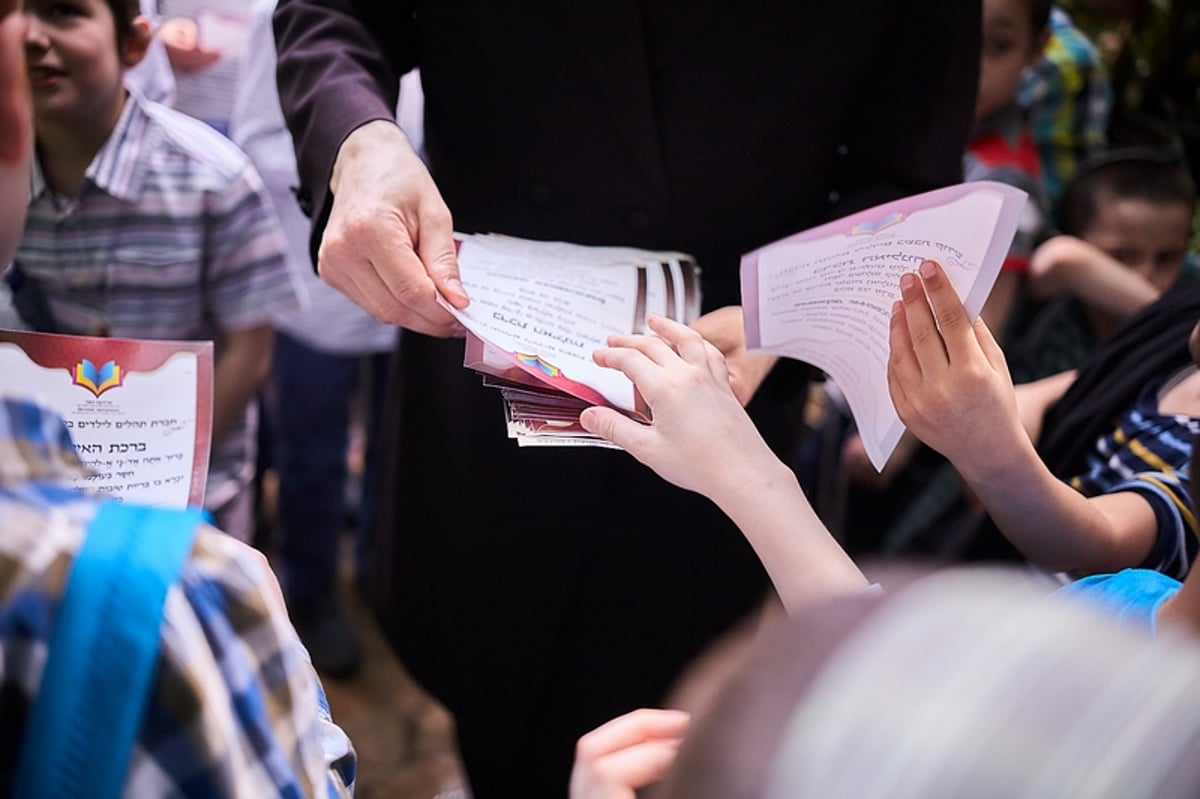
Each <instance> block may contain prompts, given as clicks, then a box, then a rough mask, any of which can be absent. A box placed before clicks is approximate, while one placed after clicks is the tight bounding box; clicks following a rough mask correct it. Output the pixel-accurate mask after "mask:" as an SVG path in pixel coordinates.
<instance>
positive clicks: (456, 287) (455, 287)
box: [446, 277, 467, 297]
mask: <svg viewBox="0 0 1200 799" xmlns="http://www.w3.org/2000/svg"><path fill="white" fill-rule="evenodd" d="M446 288H448V289H450V290H451V291H453V292H455V293H456V294H461V295H462V296H464V297H465V296H467V290H466V289H465V288H463V284H462V281H461V280H459V279H458V278H456V277H452V278H450V279H449V280H447V281H446Z"/></svg>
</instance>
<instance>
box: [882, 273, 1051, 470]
mask: <svg viewBox="0 0 1200 799" xmlns="http://www.w3.org/2000/svg"><path fill="white" fill-rule="evenodd" d="M900 294H901V299H900V301H898V302H897V303H896V304H895V305H894V306H893V312H892V322H891V332H890V340H891V355H890V357H889V358H888V388H889V390H890V392H891V395H892V402H893V404H894V405H895V406H896V412H897V413H898V414H899V415H900V419H901V420H902V421H903V422H904V424H905V425H907V426H908V429H909V430H910V431H912V432H913V434H915V435H916V436H917V438H919V439H921V441H923V442H924V443H925V444H927V445H928V446H930V447H932V448H933V449H935V450H937V451H938V452H940V453H942V455H944V456H946V457H947V458H948V459H949V460H950V461H951V462H952V463H953V464H954V465H955V466H956V467H957V468H958V469H959V471H960V472H962V473H963V475H964V476H965V477H967V478H968V479H970V477H971V476H972V475H973V474H978V473H979V471H980V470H981V469H986V467H987V465H988V464H989V463H997V462H1002V461H1003V459H1004V457H1005V453H1006V451H1007V449H1008V448H1010V447H1013V446H1017V445H1019V444H1021V443H1022V442H1023V443H1025V444H1027V443H1028V441H1027V437H1026V435H1025V432H1024V430H1023V428H1022V427H1021V422H1020V418H1019V416H1018V413H1017V403H1016V398H1015V395H1014V393H1013V385H1012V378H1011V377H1010V376H1009V373H1008V366H1007V365H1006V363H1005V360H1004V353H1003V352H1002V351H1001V349H1000V345H999V344H997V343H996V340H995V339H994V338H993V337H992V334H991V333H990V332H989V331H988V329H987V326H986V325H985V324H984V323H983V320H982V319H978V320H976V321H975V322H974V324H972V322H971V320H970V319H968V318H967V312H966V309H964V308H963V305H962V302H961V301H960V300H959V298H958V294H957V293H956V292H955V290H954V287H953V286H952V285H951V284H950V281H949V279H948V278H947V277H946V273H945V272H944V271H943V270H942V267H941V266H940V265H938V264H937V263H935V262H933V261H924V262H923V263H922V264H921V267H920V276H919V277H918V276H917V275H915V274H911V273H910V274H905V275H904V276H902V277H901V279H900Z"/></svg>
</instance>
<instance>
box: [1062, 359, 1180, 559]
mask: <svg viewBox="0 0 1200 799" xmlns="http://www.w3.org/2000/svg"><path fill="white" fill-rule="evenodd" d="M1184 374H1187V372H1184ZM1169 384H1170V381H1169V380H1167V381H1153V382H1152V383H1150V384H1148V385H1147V386H1146V388H1145V389H1143V391H1142V393H1141V395H1140V396H1139V397H1138V400H1137V402H1136V403H1134V406H1133V408H1131V409H1129V410H1127V411H1125V412H1124V413H1122V414H1121V416H1120V417H1119V418H1118V419H1117V423H1116V426H1115V427H1114V429H1113V432H1111V433H1109V434H1108V435H1106V436H1104V437H1103V438H1102V439H1100V441H1099V442H1098V443H1097V445H1096V447H1095V449H1094V450H1093V452H1092V454H1091V455H1089V456H1088V459H1087V468H1086V470H1085V471H1084V472H1083V474H1080V475H1078V476H1076V477H1074V478H1072V479H1071V481H1070V483H1071V486H1072V487H1073V488H1075V489H1076V490H1077V491H1079V492H1081V493H1082V494H1084V495H1085V496H1089V497H1092V496H1097V495H1099V494H1112V493H1115V492H1117V491H1134V492H1136V493H1138V494H1139V495H1141V496H1142V497H1144V498H1145V499H1146V501H1147V502H1149V503H1150V506H1151V507H1152V508H1153V509H1154V515H1155V518H1156V519H1157V520H1158V537H1157V539H1156V540H1155V542H1154V548H1153V550H1151V553H1150V555H1149V557H1147V558H1146V560H1145V561H1143V562H1142V563H1141V564H1139V567H1140V568H1144V569H1153V570H1155V571H1160V572H1162V573H1164V574H1166V575H1168V576H1170V577H1175V578H1177V579H1180V580H1182V579H1183V578H1184V577H1186V576H1187V573H1188V571H1189V570H1190V569H1191V565H1192V561H1193V560H1194V559H1195V557H1196V553H1197V550H1198V549H1200V546H1198V540H1197V535H1198V534H1200V531H1198V530H1197V526H1196V512H1195V508H1194V507H1193V506H1192V497H1191V493H1190V491H1189V489H1188V485H1189V475H1190V468H1189V461H1190V458H1191V455H1192V438H1193V436H1196V435H1200V419H1197V418H1195V417H1191V416H1163V415H1160V414H1159V412H1158V398H1159V396H1160V395H1161V393H1162V391H1163V390H1164V388H1165V386H1167V385H1169Z"/></svg>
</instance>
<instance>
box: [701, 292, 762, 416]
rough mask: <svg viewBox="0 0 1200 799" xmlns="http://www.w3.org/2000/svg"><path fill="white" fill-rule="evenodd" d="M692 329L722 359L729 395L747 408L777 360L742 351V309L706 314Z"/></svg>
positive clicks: (728, 307) (734, 307)
mask: <svg viewBox="0 0 1200 799" xmlns="http://www.w3.org/2000/svg"><path fill="white" fill-rule="evenodd" d="M692 329H693V330H695V331H697V332H698V333H700V335H702V336H704V338H705V339H706V340H708V341H709V342H710V343H711V344H712V345H713V346H714V347H716V348H717V349H718V350H720V352H721V354H722V355H724V356H725V368H726V369H727V370H728V371H729V385H730V387H731V388H732V389H733V395H734V396H735V397H737V398H738V402H740V403H742V405H749V404H750V400H752V399H754V392H756V391H758V387H759V386H760V385H762V382H763V380H765V379H766V378H767V375H768V374H769V373H770V371H771V369H772V368H773V367H774V366H775V362H776V361H778V360H779V357H778V356H776V355H769V354H767V353H763V352H751V351H750V350H748V349H746V330H745V325H744V322H743V317H742V306H740V305H726V306H725V307H724V308H718V309H717V310H715V311H709V312H708V313H706V314H704V315H703V316H701V317H700V318H699V319H697V320H696V321H695V322H693V323H692Z"/></svg>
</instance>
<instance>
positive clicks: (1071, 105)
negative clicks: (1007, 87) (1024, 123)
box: [1018, 8, 1113, 209]
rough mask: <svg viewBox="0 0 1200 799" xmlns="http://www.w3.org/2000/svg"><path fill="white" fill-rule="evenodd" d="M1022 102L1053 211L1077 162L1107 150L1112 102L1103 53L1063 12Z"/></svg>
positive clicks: (1055, 17)
mask: <svg viewBox="0 0 1200 799" xmlns="http://www.w3.org/2000/svg"><path fill="white" fill-rule="evenodd" d="M1018 97H1019V101H1020V104H1021V106H1022V107H1023V108H1025V109H1026V110H1027V112H1028V114H1029V116H1028V121H1029V130H1030V133H1031V134H1032V135H1033V139H1034V141H1035V142H1036V143H1037V147H1038V152H1039V154H1040V158H1041V163H1042V182H1043V185H1044V186H1045V187H1046V193H1047V195H1048V198H1049V200H1050V203H1051V205H1050V207H1051V208H1052V209H1053V208H1056V207H1057V204H1058V198H1059V197H1061V196H1062V189H1063V185H1064V184H1065V183H1066V181H1067V180H1069V179H1070V178H1071V176H1072V175H1074V174H1075V169H1076V167H1078V165H1079V162H1080V161H1082V160H1083V159H1084V158H1085V157H1087V156H1088V155H1089V154H1090V153H1093V152H1096V151H1098V150H1101V149H1103V148H1104V145H1105V142H1106V141H1107V133H1106V131H1107V128H1108V119H1109V116H1110V114H1111V113H1112V102H1113V98H1112V89H1111V87H1110V85H1109V80H1108V71H1107V69H1106V68H1105V65H1104V61H1103V60H1102V59H1101V57H1100V53H1099V51H1098V50H1096V47H1095V45H1093V44H1092V42H1091V40H1089V39H1088V37H1087V36H1085V35H1084V34H1083V32H1081V31H1080V30H1079V29H1078V28H1076V27H1075V26H1074V25H1073V24H1072V22H1071V18H1070V17H1069V16H1068V15H1067V14H1066V12H1065V11H1063V10H1062V9H1059V8H1055V9H1053V11H1052V13H1051V15H1050V41H1049V42H1048V43H1047V44H1046V50H1045V52H1044V53H1043V54H1042V57H1041V58H1040V59H1039V60H1038V62H1037V63H1036V64H1034V65H1033V66H1032V67H1030V68H1029V69H1027V70H1025V74H1024V76H1023V77H1022V82H1021V89H1020V94H1019V96H1018Z"/></svg>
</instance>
